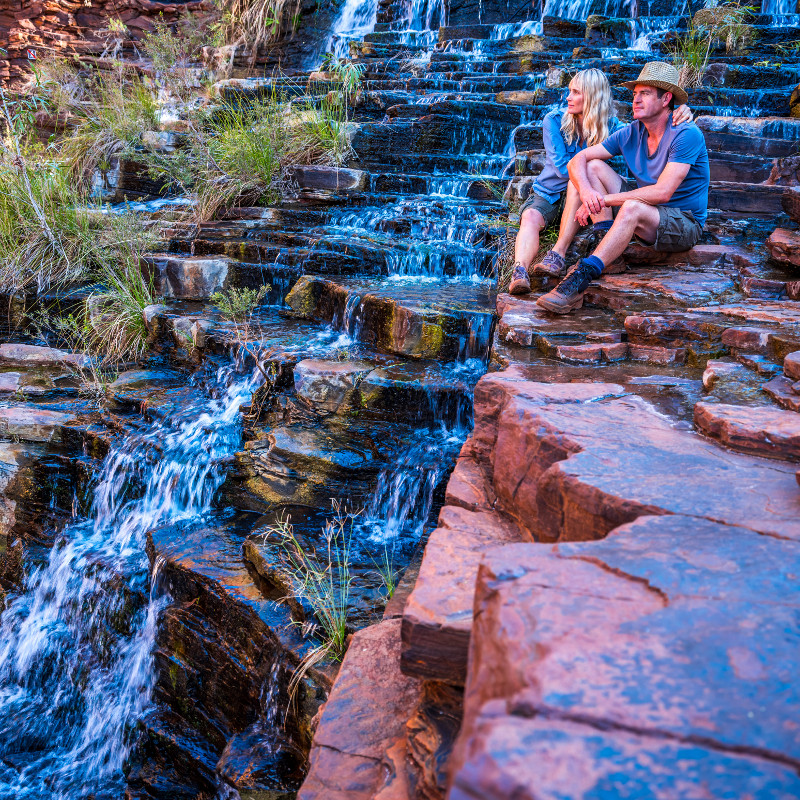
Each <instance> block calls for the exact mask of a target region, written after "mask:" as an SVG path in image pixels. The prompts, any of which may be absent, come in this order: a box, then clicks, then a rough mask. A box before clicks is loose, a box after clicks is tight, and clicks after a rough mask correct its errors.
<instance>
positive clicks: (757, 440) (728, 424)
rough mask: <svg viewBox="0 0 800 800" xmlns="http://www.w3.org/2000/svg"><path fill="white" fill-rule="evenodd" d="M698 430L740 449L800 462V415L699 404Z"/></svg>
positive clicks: (754, 408)
mask: <svg viewBox="0 0 800 800" xmlns="http://www.w3.org/2000/svg"><path fill="white" fill-rule="evenodd" d="M694 421H695V425H696V426H697V429H698V430H700V431H702V432H703V433H705V434H706V435H708V436H711V437H713V438H714V439H717V440H719V441H720V442H722V443H723V444H725V445H728V446H729V447H734V448H736V449H737V450H746V451H748V452H751V453H757V454H758V455H763V456H770V457H772V458H782V459H792V460H797V459H800V414H798V413H796V412H794V411H783V410H781V409H778V408H770V407H765V406H764V407H762V406H734V405H726V404H723V403H697V405H695V407H694Z"/></svg>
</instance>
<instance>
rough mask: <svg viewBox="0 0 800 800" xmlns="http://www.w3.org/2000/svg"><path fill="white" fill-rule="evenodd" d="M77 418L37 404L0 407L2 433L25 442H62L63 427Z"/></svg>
mask: <svg viewBox="0 0 800 800" xmlns="http://www.w3.org/2000/svg"><path fill="white" fill-rule="evenodd" d="M75 419H76V416H75V415H74V414H69V413H65V412H62V411H51V410H50V409H47V408H39V407H37V406H27V405H19V406H10V407H9V408H0V435H2V436H7V437H14V438H17V439H21V440H22V441H24V442H60V441H61V436H62V428H63V427H64V426H65V425H69V423H71V422H74V421H75Z"/></svg>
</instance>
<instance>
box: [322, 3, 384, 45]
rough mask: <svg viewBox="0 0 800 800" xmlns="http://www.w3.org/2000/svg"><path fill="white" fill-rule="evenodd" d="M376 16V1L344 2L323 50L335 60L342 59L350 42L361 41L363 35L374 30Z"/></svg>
mask: <svg viewBox="0 0 800 800" xmlns="http://www.w3.org/2000/svg"><path fill="white" fill-rule="evenodd" d="M377 16H378V0H345V4H344V5H343V6H342V10H341V12H340V13H339V16H338V18H337V19H336V22H335V23H334V26H333V30H331V34H330V37H329V38H328V43H327V44H326V45H325V50H326V51H327V52H329V53H332V54H333V55H334V56H335V57H336V58H344V57H345V56H347V54H348V49H349V47H350V42H351V41H355V40H358V39H361V38H362V37H363V36H364V34H365V33H370V32H371V31H373V30H374V29H375V20H376V19H377Z"/></svg>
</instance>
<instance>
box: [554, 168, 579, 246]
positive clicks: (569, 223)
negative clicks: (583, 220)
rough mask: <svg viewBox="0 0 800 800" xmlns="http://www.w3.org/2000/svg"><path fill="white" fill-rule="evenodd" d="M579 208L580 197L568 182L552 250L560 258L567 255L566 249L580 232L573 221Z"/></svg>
mask: <svg viewBox="0 0 800 800" xmlns="http://www.w3.org/2000/svg"><path fill="white" fill-rule="evenodd" d="M580 207H581V197H580V195H579V194H578V190H577V189H576V188H575V185H574V184H573V183H572V181H570V182H569V183H568V184H567V196H566V198H565V199H564V211H563V212H562V214H561V224H560V226H559V229H558V240H557V241H556V243H555V244H554V245H553V247H552V250H553V252H554V253H558V255H560V256H561V258H564V257H565V256H566V255H567V249H568V248H569V246H570V245H571V244H572V240H573V239H574V238H575V235H576V234H577V233H578V231H579V230H580V227H581V226H580V225H578V223H577V222H576V221H575V214H576V212H577V211H578V209H579V208H580Z"/></svg>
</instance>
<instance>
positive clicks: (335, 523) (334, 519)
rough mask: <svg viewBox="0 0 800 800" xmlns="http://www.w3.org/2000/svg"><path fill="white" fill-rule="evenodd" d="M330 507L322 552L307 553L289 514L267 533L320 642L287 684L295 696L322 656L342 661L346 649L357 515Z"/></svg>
mask: <svg viewBox="0 0 800 800" xmlns="http://www.w3.org/2000/svg"><path fill="white" fill-rule="evenodd" d="M331 505H332V508H333V515H332V516H331V517H329V518H328V519H327V520H326V521H325V528H324V530H323V536H324V543H325V547H324V549H323V550H322V551H321V552H320V553H319V554H310V553H308V552H306V550H305V549H304V548H303V546H302V545H301V544H300V542H299V541H298V540H297V537H296V536H295V533H294V528H293V527H292V524H291V521H290V520H289V518H288V517H287V516H282V517H279V518H278V519H277V521H276V522H275V523H274V524H273V525H271V526H269V527H268V528H267V529H266V530H265V532H264V538H265V539H266V540H270V539H271V540H273V541H277V543H278V544H280V546H281V548H282V551H283V553H284V556H285V558H286V563H287V566H288V567H289V570H290V573H291V577H292V582H293V585H294V592H295V596H296V597H297V598H298V599H301V598H302V599H304V600H305V601H306V602H307V603H308V605H309V606H310V607H311V609H312V610H313V613H314V621H313V622H312V621H310V620H307V621H306V622H305V623H304V625H303V630H304V633H305V634H306V635H312V634H313V635H315V636H317V637H318V638H319V639H320V644H319V645H318V646H317V647H315V648H314V649H313V650H311V651H310V652H309V653H308V655H306V656H305V658H304V659H303V660H302V661H301V663H300V665H299V666H298V668H297V669H296V670H295V673H294V675H293V676H292V680H291V682H290V685H289V688H290V692H292V693H293V692H294V691H296V689H297V687H298V686H299V685H300V682H301V681H302V679H303V677H304V675H305V674H306V673H307V672H308V670H309V669H311V668H312V667H313V666H314V664H316V663H318V662H319V661H322V660H323V659H324V658H330V659H333V660H334V661H339V660H341V658H342V656H343V655H344V653H345V650H346V649H347V637H348V634H349V630H348V626H347V617H348V611H349V605H350V593H351V592H350V590H351V586H352V583H353V575H352V573H351V570H350V550H351V542H352V536H353V526H354V523H355V519H356V517H357V514H353V513H350V512H348V511H347V510H346V509H345V508H344V507H343V506H341V505H340V504H339V502H338V501H336V500H332V501H331Z"/></svg>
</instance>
